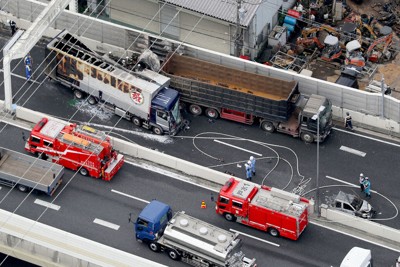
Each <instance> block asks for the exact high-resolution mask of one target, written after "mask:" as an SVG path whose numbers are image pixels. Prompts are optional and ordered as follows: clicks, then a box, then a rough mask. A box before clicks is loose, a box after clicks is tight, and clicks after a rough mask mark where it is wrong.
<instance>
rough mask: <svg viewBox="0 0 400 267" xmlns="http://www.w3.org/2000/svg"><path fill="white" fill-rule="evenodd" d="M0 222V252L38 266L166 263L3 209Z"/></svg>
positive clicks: (115, 266) (158, 266) (117, 266)
mask: <svg viewBox="0 0 400 267" xmlns="http://www.w3.org/2000/svg"><path fill="white" fill-rule="evenodd" d="M0 225H1V227H0V251H1V252H2V253H4V254H8V255H11V256H12V257H16V258H19V259H22V260H25V261H28V262H31V263H34V264H36V265H39V266H45V267H47V266H52V267H56V266H57V267H62V266H66V267H67V266H87V267H100V266H102V267H105V266H113V267H124V266H126V267H131V266H133V265H135V266H143V267H163V266H164V267H165V266H166V265H162V264H159V263H156V262H153V261H150V260H147V259H144V258H141V257H138V256H135V255H133V254H130V253H127V252H124V251H122V250H118V249H115V248H112V247H109V246H106V245H103V244H100V243H97V242H94V241H91V240H89V239H86V238H83V237H80V236H77V235H74V234H71V233H68V232H65V231H61V230H59V229H57V228H54V227H50V226H47V225H45V224H42V223H39V222H35V221H33V220H30V219H27V218H24V217H22V216H19V215H17V214H14V213H10V212H8V211H4V210H0Z"/></svg>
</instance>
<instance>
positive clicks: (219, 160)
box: [0, 38, 400, 266]
mask: <svg viewBox="0 0 400 267" xmlns="http://www.w3.org/2000/svg"><path fill="white" fill-rule="evenodd" d="M0 40H1V42H2V43H1V44H0V45H1V46H2V44H3V43H4V41H5V38H3V39H0ZM43 45H44V43H42V44H39V46H36V47H35V48H34V50H33V51H32V52H31V54H32V57H33V59H34V68H35V66H37V65H38V64H39V63H40V62H41V60H42V59H43V56H44V48H43ZM14 73H15V74H16V75H22V76H23V69H22V66H18V67H17V68H16V69H15V71H14ZM0 76H1V75H0ZM2 78H3V77H2V76H1V78H0V81H1V82H2ZM35 78H36V79H37V81H38V83H36V82H35V83H32V84H25V85H24V79H23V78H21V77H19V76H14V77H13V79H12V82H13V91H14V93H15V95H16V97H15V101H16V102H17V103H18V104H19V105H23V106H25V107H27V108H31V109H34V110H37V111H41V112H45V113H48V114H52V115H54V116H57V117H60V118H64V119H66V120H68V119H69V118H71V117H72V120H73V121H91V122H92V123H94V124H95V125H97V126H98V127H102V128H100V129H105V130H107V129H109V128H105V127H104V126H108V127H113V131H112V135H114V136H117V137H119V138H124V139H126V140H130V141H132V142H135V143H138V144H140V145H143V146H146V147H150V148H153V149H157V150H159V151H161V152H164V153H167V154H169V155H173V156H176V157H179V158H182V159H186V160H189V161H192V162H195V163H197V164H201V165H204V166H208V167H211V168H214V169H217V170H220V171H228V172H231V173H234V174H235V175H236V176H238V177H242V178H244V174H245V173H244V170H243V163H244V162H245V161H247V159H248V158H249V156H250V155H254V156H255V157H256V158H258V160H257V175H256V177H255V178H254V179H253V181H254V182H256V183H264V184H267V185H271V186H274V187H278V188H283V189H286V190H293V189H296V188H297V186H298V185H300V184H303V183H302V182H304V185H305V186H304V187H301V188H298V189H301V190H302V191H301V192H303V193H308V192H309V191H312V190H314V189H315V185H316V182H315V178H316V176H317V173H316V169H317V158H316V154H317V153H316V145H315V144H308V145H307V144H304V143H303V142H301V141H300V140H299V139H294V138H291V137H289V136H285V135H283V134H270V133H265V132H263V131H261V130H260V129H259V128H258V127H257V126H247V125H242V124H238V123H234V122H228V121H223V120H216V121H210V120H208V119H207V118H205V117H196V118H195V117H192V116H190V115H189V114H185V116H186V117H187V118H188V119H189V120H191V127H190V129H189V130H187V131H185V132H181V133H180V134H179V135H178V136H176V137H158V136H154V135H153V134H151V133H150V132H148V131H146V130H144V129H138V128H136V127H134V126H133V125H132V124H131V123H130V122H128V121H125V120H121V121H119V118H118V117H116V116H113V115H112V114H110V113H108V112H107V111H105V110H102V109H101V108H99V107H97V106H90V105H88V104H86V103H85V102H83V101H76V100H74V99H73V95H72V93H71V92H70V91H69V90H68V89H67V88H65V87H63V86H60V85H58V84H55V83H53V82H51V81H45V82H44V83H43V84H42V85H40V86H39V82H41V81H43V77H42V76H39V75H36V77H35ZM30 85H32V86H31V88H28V87H29V86H30ZM23 94H24V95H23ZM20 97H21V99H20ZM0 98H1V99H4V92H3V90H0ZM77 109H80V111H79V112H78V113H76V111H77ZM75 113H76V114H75ZM92 116H93V117H92ZM114 127H115V128H114ZM0 129H1V128H0ZM22 131H23V130H21V129H18V128H15V127H13V126H7V127H5V128H4V129H3V130H2V131H1V132H0V137H1V138H0V145H1V146H5V147H7V148H11V149H14V150H17V151H23V141H22V134H21V132H22ZM364 135H365V134H363V132H360V131H356V133H355V134H354V133H348V132H345V131H341V130H335V131H334V132H333V134H332V136H330V138H328V139H327V140H326V142H325V143H323V144H321V145H320V157H319V167H320V168H319V169H320V173H319V178H320V179H319V184H320V186H321V188H322V189H321V200H322V202H324V201H325V200H327V199H329V197H330V196H332V195H333V194H335V193H337V192H338V190H345V191H349V192H352V190H351V189H350V188H349V187H348V186H347V185H348V183H351V184H355V185H357V183H358V175H359V173H360V172H362V173H364V174H365V175H367V176H369V177H370V180H371V182H372V189H373V190H375V191H377V192H378V193H373V196H372V199H371V200H370V202H371V204H372V205H373V206H374V207H376V208H377V209H378V219H379V220H380V221H379V222H380V223H382V224H386V225H388V226H391V227H394V228H396V229H400V220H399V219H398V218H399V217H398V214H397V207H399V206H400V205H399V204H400V197H399V195H398V194H397V192H396V185H398V182H397V183H396V177H397V174H398V173H399V168H400V166H398V164H396V159H397V155H398V153H399V147H398V144H397V143H396V142H395V141H391V142H390V143H383V142H380V140H381V139H382V138H380V137H378V138H376V137H374V138H375V139H373V138H371V139H369V138H366V137H364ZM378 139H379V140H378ZM132 161H133V160H132ZM133 162H134V164H133V165H132V164H126V165H125V166H124V167H123V168H122V169H121V171H120V173H119V174H118V175H117V176H116V177H115V179H114V180H112V181H111V182H110V183H107V182H104V181H99V180H94V179H90V178H87V177H82V176H80V175H76V176H73V173H72V172H70V171H68V172H67V175H66V179H64V183H63V186H62V188H61V190H59V191H58V193H59V195H58V196H56V197H53V198H48V197H45V196H38V195H29V196H28V197H27V199H26V200H25V201H24V202H23V203H22V204H21V205H20V203H21V201H23V200H24V198H25V197H26V195H25V194H23V193H20V192H17V191H15V190H13V191H12V192H10V194H8V192H9V188H6V187H2V189H1V190H0V208H2V209H6V210H8V211H14V210H16V213H17V214H20V215H23V216H25V217H28V218H31V219H37V218H38V217H39V216H40V215H41V214H42V213H43V211H44V210H45V207H43V206H41V205H40V204H38V203H41V202H40V201H39V202H38V201H36V200H37V199H40V200H42V201H47V202H49V201H52V200H53V199H54V202H53V205H52V206H51V207H52V208H49V209H47V210H46V212H45V213H44V214H43V216H42V217H41V218H40V221H41V222H43V223H46V224H48V225H51V226H54V227H57V228H60V229H62V230H65V231H69V232H72V233H74V234H78V235H81V236H83V237H87V238H90V239H92V240H95V241H98V242H101V243H104V244H107V245H110V246H113V247H115V248H118V249H121V250H124V251H127V252H131V253H134V254H137V255H140V256H143V257H146V258H149V259H152V260H155V261H157V262H161V263H164V264H167V265H170V266H184V265H183V264H177V263H171V261H170V260H169V258H168V257H167V256H166V255H161V254H154V253H152V252H151V251H149V250H148V248H147V247H146V246H145V245H143V244H140V243H137V242H136V241H135V239H134V235H133V227H132V224H129V223H128V214H129V213H130V212H131V213H132V214H133V215H135V214H136V215H137V214H138V213H139V211H140V209H141V208H143V207H144V205H145V204H144V203H143V202H141V201H140V200H137V198H139V199H145V200H151V199H153V198H157V199H159V200H161V201H164V202H166V203H169V204H170V205H171V206H172V207H173V208H174V209H175V210H185V211H187V212H188V213H190V214H191V215H193V216H196V217H199V218H201V219H203V220H206V221H208V222H210V223H213V224H215V225H218V226H220V227H223V228H226V229H234V230H237V231H240V232H243V233H246V234H248V235H251V236H255V237H257V238H260V239H262V240H265V241H267V242H271V243H272V244H271V243H265V242H261V241H258V240H255V239H252V238H249V237H243V239H244V241H245V242H244V243H245V244H244V252H245V253H246V255H247V256H249V257H255V258H256V259H257V262H258V266H338V265H339V264H340V261H341V259H342V258H343V257H344V255H345V254H346V253H347V251H348V250H349V249H350V248H351V247H353V246H360V247H364V248H370V249H371V250H372V253H373V258H374V263H375V264H376V265H377V266H390V265H392V264H393V263H394V259H395V258H397V257H398V255H399V254H400V251H393V250H389V249H386V248H384V247H380V246H377V245H375V244H371V243H367V242H364V241H362V240H360V239H357V238H354V237H352V236H347V235H343V234H342V233H338V232H334V231H331V230H328V229H325V228H321V227H319V226H316V225H313V224H311V225H310V226H309V227H308V228H307V230H306V231H305V232H304V233H303V235H302V236H301V238H300V239H299V240H298V241H289V240H286V239H281V238H278V239H276V238H272V237H270V236H268V235H267V234H265V233H263V232H260V231H256V230H254V229H251V228H248V227H244V226H242V225H239V224H233V223H229V222H227V221H225V220H224V219H223V218H222V217H219V216H217V215H216V214H215V212H214V209H213V204H212V203H211V202H210V200H209V199H210V194H211V193H212V192H213V191H212V190H208V189H206V188H204V187H199V186H198V185H196V183H198V184H201V181H196V183H195V184H192V183H187V182H185V181H181V180H179V179H176V177H179V175H177V174H171V175H165V173H164V172H161V173H160V172H158V171H155V170H156V169H155V168H154V167H150V170H148V169H147V168H145V166H146V164H141V163H140V164H139V163H136V162H135V161H133ZM138 165H139V166H138ZM171 176H173V177H171ZM353 190H354V192H355V193H359V191H358V188H355V189H353ZM119 192H121V193H124V194H120V193H119ZM214 194H215V192H214ZM313 194H314V193H313V192H311V193H308V194H306V196H312V195H313ZM202 200H206V202H207V204H208V208H207V209H200V202H201V201H202ZM35 201H36V203H35ZM19 205H20V206H19ZM96 219H98V220H96ZM100 220H102V221H105V222H108V224H107V223H106V224H96V223H94V221H100Z"/></svg>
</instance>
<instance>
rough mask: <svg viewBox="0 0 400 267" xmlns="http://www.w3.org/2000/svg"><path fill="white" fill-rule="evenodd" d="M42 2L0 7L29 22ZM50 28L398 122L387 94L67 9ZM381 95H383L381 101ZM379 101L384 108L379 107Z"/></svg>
mask: <svg viewBox="0 0 400 267" xmlns="http://www.w3.org/2000/svg"><path fill="white" fill-rule="evenodd" d="M4 1H5V0H3V1H1V2H4ZM43 5H45V4H43V3H40V2H37V1H33V0H12V1H11V0H9V1H8V3H7V5H6V6H4V7H3V6H2V8H3V11H7V12H10V13H11V14H12V15H14V16H15V17H17V18H18V19H22V20H27V21H30V22H32V21H33V20H34V19H35V18H36V17H37V15H38V14H39V13H40V11H41V10H42V9H43ZM53 27H54V28H55V29H59V30H62V29H68V31H69V32H71V33H74V34H77V35H81V36H83V37H87V38H89V39H92V40H95V41H99V42H101V43H103V44H109V45H113V46H116V47H120V48H123V49H129V50H133V51H144V50H145V49H146V48H148V47H149V46H151V45H152V43H153V42H155V43H156V45H154V46H152V50H154V51H155V52H156V53H157V54H159V55H163V54H166V53H167V51H168V50H170V49H176V48H177V47H180V49H181V50H182V51H183V52H184V53H187V54H191V55H194V56H196V57H197V58H199V59H203V60H207V61H210V62H214V63H217V64H223V65H225V66H231V67H233V68H236V69H240V70H244V71H250V72H253V73H259V74H263V75H268V76H271V77H274V78H278V79H284V80H289V81H292V80H293V81H298V82H299V90H300V92H302V93H304V94H306V95H310V94H319V95H323V96H326V97H327V98H329V99H330V100H331V101H332V103H333V105H334V106H336V107H338V108H340V109H346V110H353V111H356V112H360V113H363V114H368V115H372V116H381V115H382V110H383V111H384V114H383V115H384V117H385V118H386V119H390V120H392V121H394V122H396V123H400V100H397V99H395V98H393V97H390V96H387V95H385V96H382V95H381V94H377V93H369V92H365V91H361V90H356V89H352V88H349V87H344V86H341V85H337V84H334V83H330V82H326V81H323V80H319V79H315V78H311V77H307V76H303V75H300V74H297V73H293V72H288V71H285V70H280V69H276V68H273V67H269V66H265V65H262V64H258V63H256V62H251V61H245V60H241V59H238V58H236V57H231V56H227V55H224V54H221V53H217V52H211V51H209V50H207V49H202V48H198V47H195V46H192V45H187V44H185V45H184V46H181V44H180V43H178V42H176V41H173V40H170V39H166V38H163V37H160V36H156V35H152V34H148V33H145V32H144V31H140V30H135V29H132V28H128V27H125V26H122V25H117V24H113V23H110V22H108V21H104V20H100V19H96V18H93V17H88V16H84V15H81V14H77V13H73V12H69V11H65V12H63V13H62V14H61V15H60V16H59V18H58V19H57V20H56V22H55V23H54V24H53ZM144 30H145V29H144ZM382 97H383V98H384V99H383V101H382ZM382 104H383V106H384V108H382Z"/></svg>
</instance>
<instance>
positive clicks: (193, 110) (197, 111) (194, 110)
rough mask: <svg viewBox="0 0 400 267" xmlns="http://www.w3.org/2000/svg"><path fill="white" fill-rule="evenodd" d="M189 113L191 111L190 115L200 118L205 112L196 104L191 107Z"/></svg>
mask: <svg viewBox="0 0 400 267" xmlns="http://www.w3.org/2000/svg"><path fill="white" fill-rule="evenodd" d="M189 111H190V113H192V114H193V115H195V116H198V115H200V114H201V113H202V112H203V111H202V109H201V107H200V106H199V105H195V104H192V105H190V107H189Z"/></svg>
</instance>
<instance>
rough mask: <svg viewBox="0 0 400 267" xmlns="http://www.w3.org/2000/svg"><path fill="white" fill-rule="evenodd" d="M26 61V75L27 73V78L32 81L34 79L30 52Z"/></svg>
mask: <svg viewBox="0 0 400 267" xmlns="http://www.w3.org/2000/svg"><path fill="white" fill-rule="evenodd" d="M24 63H25V75H26V80H27V81H31V79H32V64H33V61H32V57H31V54H30V53H28V54H27V55H26V56H25V58H24Z"/></svg>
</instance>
